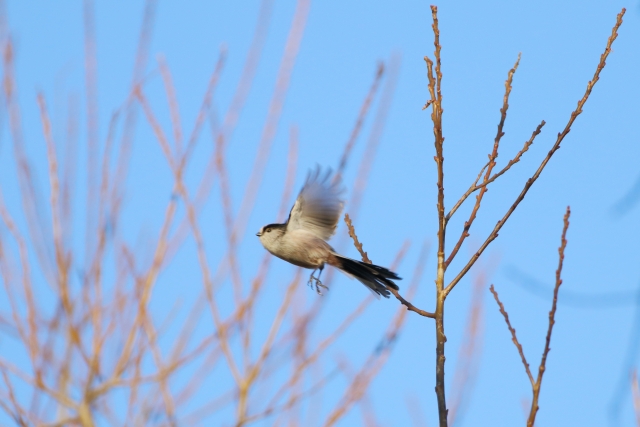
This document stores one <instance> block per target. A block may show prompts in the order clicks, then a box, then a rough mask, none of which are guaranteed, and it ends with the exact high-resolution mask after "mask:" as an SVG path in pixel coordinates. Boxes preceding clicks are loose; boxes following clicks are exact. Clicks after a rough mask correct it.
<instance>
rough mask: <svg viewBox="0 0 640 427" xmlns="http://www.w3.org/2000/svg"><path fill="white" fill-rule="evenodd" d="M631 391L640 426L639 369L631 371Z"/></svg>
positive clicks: (639, 426) (637, 421)
mask: <svg viewBox="0 0 640 427" xmlns="http://www.w3.org/2000/svg"><path fill="white" fill-rule="evenodd" d="M631 393H632V395H633V410H634V412H635V413H636V425H637V426H638V427H640V387H639V386H638V371H635V370H634V371H633V372H632V373H631Z"/></svg>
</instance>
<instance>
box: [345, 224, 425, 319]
mask: <svg viewBox="0 0 640 427" xmlns="http://www.w3.org/2000/svg"><path fill="white" fill-rule="evenodd" d="M344 222H345V223H346V224H347V228H348V229H349V236H351V238H352V239H353V245H354V246H355V247H356V249H357V250H358V252H360V256H362V261H364V262H366V263H367V264H371V260H370V259H369V256H368V255H367V253H366V252H365V251H364V249H362V243H360V241H359V240H358V236H357V235H356V230H355V228H354V227H353V223H352V222H351V218H349V214H345V215H344ZM387 290H388V291H389V292H391V293H392V294H393V295H394V296H395V297H396V298H397V299H398V301H400V303H401V304H402V305H404V306H406V307H407V310H409V311H413V312H414V313H418V314H419V315H421V316H424V317H429V318H431V319H434V318H435V314H433V313H429V312H428V311H424V310H421V309H419V308H418V307H416V306H414V305H413V304H411V303H410V302H409V301H407V300H406V299H404V298H403V297H402V295H400V293H399V292H398V291H397V290H395V289H393V288H389V287H387Z"/></svg>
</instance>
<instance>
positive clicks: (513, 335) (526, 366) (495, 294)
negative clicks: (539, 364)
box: [489, 285, 535, 387]
mask: <svg viewBox="0 0 640 427" xmlns="http://www.w3.org/2000/svg"><path fill="white" fill-rule="evenodd" d="M489 290H490V291H491V293H492V294H493V298H495V300H496V302H497V303H498V307H500V313H502V316H504V321H505V322H506V323H507V328H509V332H511V341H513V344H514V345H515V346H516V348H517V349H518V354H520V359H522V364H523V365H524V369H525V371H527V376H528V377H529V381H530V382H531V387H533V386H534V385H535V380H534V379H533V375H531V369H530V368H529V363H528V362H527V358H526V357H525V356H524V350H523V349H522V345H520V342H519V341H518V337H517V336H516V330H515V329H514V328H513V327H512V326H511V322H510V321H509V314H508V313H507V311H506V310H505V308H504V305H502V302H500V299H499V298H498V292H496V290H495V288H494V287H493V285H491V286H490V287H489Z"/></svg>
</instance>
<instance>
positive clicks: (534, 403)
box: [489, 206, 571, 427]
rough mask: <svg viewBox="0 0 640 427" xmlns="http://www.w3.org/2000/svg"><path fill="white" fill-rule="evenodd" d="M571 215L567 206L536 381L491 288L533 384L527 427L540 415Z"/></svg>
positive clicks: (503, 310) (496, 294)
mask: <svg viewBox="0 0 640 427" xmlns="http://www.w3.org/2000/svg"><path fill="white" fill-rule="evenodd" d="M570 215H571V209H570V208H569V206H567V211H566V213H565V214H564V227H563V228H562V237H561V239H560V248H558V269H557V270H556V285H555V287H554V288H553V303H552V305H551V311H550V312H549V327H548V329H547V336H546V338H545V344H544V351H543V352H542V359H541V360H540V365H539V366H538V376H537V377H536V379H535V380H534V379H533V374H532V373H531V370H530V369H529V363H528V362H527V359H526V357H525V356H524V350H523V349H522V345H520V343H519V342H518V338H517V337H516V330H515V329H514V328H513V327H512V326H511V322H510V321H509V315H508V314H507V311H506V309H505V308H504V305H502V302H500V299H499V298H498V293H497V292H496V290H495V288H494V287H493V285H491V287H490V288H489V290H490V291H491V293H492V294H493V297H494V298H495V300H496V303H498V307H499V308H500V313H502V316H503V317H504V321H505V322H506V324H507V328H509V332H511V340H512V341H513V344H514V345H515V346H516V348H517V349H518V354H520V358H521V359H522V364H523V365H524V369H525V371H526V372H527V376H528V377H529V381H530V382H531V391H532V394H533V398H532V399H531V409H530V411H529V417H528V419H527V427H533V426H534V424H535V420H536V414H537V413H538V409H540V407H539V406H538V399H539V398H540V388H541V386H542V376H543V375H544V372H545V370H546V366H547V356H548V355H549V350H550V345H551V332H552V331H553V325H554V324H555V323H556V322H555V316H556V308H557V306H558V291H559V290H560V285H561V284H562V277H561V275H562V265H563V263H564V250H565V248H566V247H567V238H566V237H567V229H568V228H569V216H570Z"/></svg>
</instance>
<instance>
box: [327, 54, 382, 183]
mask: <svg viewBox="0 0 640 427" xmlns="http://www.w3.org/2000/svg"><path fill="white" fill-rule="evenodd" d="M383 75H384V63H383V62H381V63H379V64H378V68H377V70H376V75H375V77H374V79H373V83H372V84H371V88H370V89H369V92H368V93H367V97H366V98H365V99H364V102H363V103H362V106H361V107H360V112H359V113H358V118H357V119H356V124H355V126H354V127H353V130H352V131H351V135H349V139H348V140H347V145H345V147H344V151H343V152H342V157H340V163H339V164H338V169H337V170H336V174H335V176H334V181H335V182H338V180H339V179H340V178H341V177H342V174H343V172H344V169H345V167H346V166H347V160H348V159H349V156H350V154H351V151H352V150H353V146H354V145H355V143H356V140H357V139H358V135H360V131H361V130H362V125H363V124H364V120H365V119H366V118H367V113H368V112H369V107H371V103H372V102H373V99H374V98H375V96H376V93H377V92H378V87H379V86H380V81H381V80H382V76H383Z"/></svg>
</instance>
